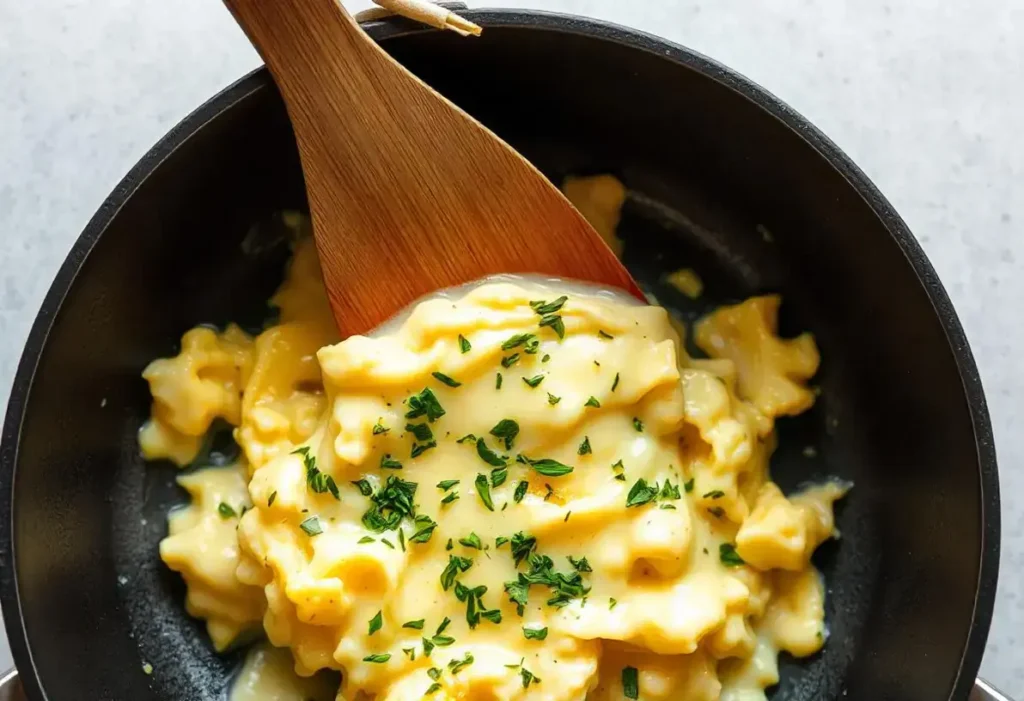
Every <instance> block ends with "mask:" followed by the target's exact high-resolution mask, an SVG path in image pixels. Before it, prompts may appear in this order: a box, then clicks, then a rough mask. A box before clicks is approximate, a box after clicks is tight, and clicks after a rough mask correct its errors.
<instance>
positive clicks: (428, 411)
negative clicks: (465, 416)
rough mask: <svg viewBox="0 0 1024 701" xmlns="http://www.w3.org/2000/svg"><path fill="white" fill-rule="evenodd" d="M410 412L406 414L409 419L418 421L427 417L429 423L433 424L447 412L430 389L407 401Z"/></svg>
mask: <svg viewBox="0 0 1024 701" xmlns="http://www.w3.org/2000/svg"><path fill="white" fill-rule="evenodd" d="M406 402H407V404H408V406H409V411H407V412H406V413H405V418H407V419H418V418H419V417H421V416H426V417H427V421H429V422H431V423H433V422H435V421H437V420H438V419H439V418H441V417H442V416H444V414H445V411H444V409H443V408H442V407H441V403H440V402H439V401H437V397H435V396H434V393H433V392H431V391H430V389H429V388H424V389H423V391H422V392H420V393H419V394H414V395H412V396H411V397H409V398H408V399H407V400H406Z"/></svg>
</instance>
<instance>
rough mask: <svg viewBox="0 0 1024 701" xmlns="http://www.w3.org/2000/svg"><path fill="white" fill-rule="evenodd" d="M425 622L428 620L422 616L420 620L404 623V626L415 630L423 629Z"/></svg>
mask: <svg viewBox="0 0 1024 701" xmlns="http://www.w3.org/2000/svg"><path fill="white" fill-rule="evenodd" d="M425 622H426V619H424V618H421V619H420V620H418V621H406V622H405V623H403V624H402V627H403V628H412V629H413V630H423V624H424V623H425Z"/></svg>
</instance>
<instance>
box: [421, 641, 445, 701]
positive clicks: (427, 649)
mask: <svg viewBox="0 0 1024 701" xmlns="http://www.w3.org/2000/svg"><path fill="white" fill-rule="evenodd" d="M421 640H422V641H423V656H424V657H430V653H432V652H433V651H434V643H432V642H430V641H429V640H427V639H426V638H421ZM434 686H436V687H437V688H438V689H440V688H441V685H440V684H434V685H433V686H431V688H430V689H427V693H428V694H431V693H433V692H432V691H431V689H433V688H434Z"/></svg>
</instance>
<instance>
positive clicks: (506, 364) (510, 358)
mask: <svg viewBox="0 0 1024 701" xmlns="http://www.w3.org/2000/svg"><path fill="white" fill-rule="evenodd" d="M518 362H519V354H518V353H513V354H512V355H507V356H505V357H504V358H502V359H501V367H503V368H505V369H508V368H510V367H512V366H513V365H515V364H516V363H518ZM499 389H500V388H499Z"/></svg>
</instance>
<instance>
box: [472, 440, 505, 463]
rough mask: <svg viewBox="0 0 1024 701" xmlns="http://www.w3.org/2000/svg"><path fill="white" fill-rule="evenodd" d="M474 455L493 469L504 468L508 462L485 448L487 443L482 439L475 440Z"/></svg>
mask: <svg viewBox="0 0 1024 701" xmlns="http://www.w3.org/2000/svg"><path fill="white" fill-rule="evenodd" d="M476 454H477V455H479V456H480V459H481V460H483V461H484V462H485V463H487V464H488V465H493V466H494V467H505V466H506V465H508V462H507V461H506V460H505V459H504V458H503V457H501V456H500V455H498V454H497V453H495V452H494V451H493V450H491V449H490V448H488V447H487V443H486V442H485V441H484V439H483V438H477V439H476Z"/></svg>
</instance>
